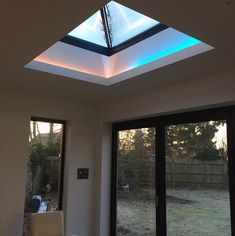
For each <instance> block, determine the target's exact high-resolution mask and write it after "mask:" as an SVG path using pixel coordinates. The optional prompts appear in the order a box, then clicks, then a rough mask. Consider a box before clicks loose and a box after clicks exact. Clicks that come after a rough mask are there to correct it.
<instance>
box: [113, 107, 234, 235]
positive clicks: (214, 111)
mask: <svg viewBox="0 0 235 236" xmlns="http://www.w3.org/2000/svg"><path fill="white" fill-rule="evenodd" d="M211 120H225V121H226V124H227V145H228V150H227V155H228V171H229V196H230V220H231V235H232V236H234V235H235V188H234V186H235V106H227V107H219V108H210V109H199V110H195V111H191V112H182V113H176V114H170V115H160V116H155V117H150V118H144V119H137V120H129V121H123V122H117V123H113V124H112V156H111V158H112V160H111V206H110V235H112V236H115V235H116V217H117V191H116V190H117V180H116V176H117V141H118V132H119V131H122V130H129V129H138V128H149V127H155V129H156V134H155V142H156V143H155V147H156V149H155V153H156V161H155V163H156V166H155V170H156V177H158V178H156V183H155V189H156V235H157V236H165V235H167V225H166V219H167V218H166V185H165V174H166V170H165V127H166V126H169V125H178V124H187V123H198V122H206V121H211Z"/></svg>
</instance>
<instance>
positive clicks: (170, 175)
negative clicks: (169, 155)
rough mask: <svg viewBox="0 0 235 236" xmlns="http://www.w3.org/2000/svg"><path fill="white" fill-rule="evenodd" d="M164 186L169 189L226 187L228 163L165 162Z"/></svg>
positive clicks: (224, 161) (170, 160)
mask: <svg viewBox="0 0 235 236" xmlns="http://www.w3.org/2000/svg"><path fill="white" fill-rule="evenodd" d="M166 184H167V186H171V187H179V186H180V187H183V186H187V187H188V186H191V187H213V188H225V187H227V186H228V162H227V161H226V160H217V161H200V160H174V159H167V160H166Z"/></svg>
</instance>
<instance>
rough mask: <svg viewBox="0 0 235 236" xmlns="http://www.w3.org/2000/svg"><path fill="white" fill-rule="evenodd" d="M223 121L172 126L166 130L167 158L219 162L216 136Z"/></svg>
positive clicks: (220, 156) (219, 152)
mask: <svg viewBox="0 0 235 236" xmlns="http://www.w3.org/2000/svg"><path fill="white" fill-rule="evenodd" d="M222 124H223V122H222V121H210V122H200V123H189V124H180V125H170V126H168V127H167V129H166V156H168V157H170V158H182V159H198V160H218V159H221V158H223V156H222V155H221V154H222V152H221V150H220V149H218V148H217V147H216V140H214V137H215V134H216V132H217V131H218V128H219V126H220V125H222Z"/></svg>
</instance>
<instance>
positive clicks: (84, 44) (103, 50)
mask: <svg viewBox="0 0 235 236" xmlns="http://www.w3.org/2000/svg"><path fill="white" fill-rule="evenodd" d="M100 14H101V17H102V23H103V27H104V33H105V39H106V43H107V47H104V46H101V45H98V44H95V43H91V42H88V41H86V40H82V39H79V38H76V37H73V36H71V35H66V36H65V37H63V38H62V39H61V40H60V41H61V42H63V43H66V44H70V45H73V46H76V47H79V48H83V49H86V50H89V51H92V52H96V53H99V54H103V55H105V56H112V55H114V54H116V53H118V52H120V51H122V50H124V49H126V48H128V47H130V46H132V45H134V44H136V43H139V42H140V41H142V40H144V39H146V38H149V37H151V36H153V35H155V34H157V33H160V32H161V31H163V30H165V29H167V28H169V26H167V25H165V24H162V23H159V24H157V25H156V26H153V27H151V28H150V29H148V30H146V31H144V32H142V33H140V34H138V35H136V36H134V37H132V38H130V39H128V40H126V41H125V42H123V43H121V44H119V45H117V46H114V47H112V43H111V33H110V30H109V27H108V24H107V22H108V16H107V9H106V6H104V7H103V8H101V9H100Z"/></svg>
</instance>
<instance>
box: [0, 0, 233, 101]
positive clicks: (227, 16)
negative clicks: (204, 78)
mask: <svg viewBox="0 0 235 236" xmlns="http://www.w3.org/2000/svg"><path fill="white" fill-rule="evenodd" d="M119 2H120V3H121V4H124V5H126V6H128V7H130V8H133V9H135V10H137V11H139V12H141V13H143V14H145V15H148V16H150V17H152V18H155V19H157V20H159V21H161V22H162V23H165V24H167V25H169V26H171V27H173V28H176V29H178V30H180V31H182V32H185V33H186V34H189V35H191V36H193V37H195V38H199V39H200V40H202V41H203V42H207V43H208V44H210V45H212V46H214V47H215V48H216V49H215V50H212V51H210V52H207V53H204V54H201V55H198V56H195V57H192V58H190V59H187V60H183V61H180V62H177V63H174V64H171V65H168V66H166V67H164V68H161V69H158V70H155V71H151V72H149V73H146V74H144V75H140V76H138V77H136V78H134V79H131V80H127V81H124V82H122V83H118V84H115V85H112V86H109V87H104V86H100V85H95V84H91V83H88V82H85V81H79V80H69V79H66V78H65V77H62V76H56V75H52V74H47V73H44V72H40V71H33V70H28V69H25V68H24V65H25V64H27V63H28V62H29V61H31V60H32V59H33V58H35V57H36V56H37V55H39V54H40V53H42V52H43V51H44V50H45V49H47V48H49V47H50V46H51V45H53V44H54V43H55V42H56V41H58V40H59V39H60V38H62V37H63V36H64V35H66V34H67V33H68V32H69V31H71V30H72V29H73V28H75V27H76V26H77V25H79V24H80V23H81V22H83V21H84V20H85V19H86V18H87V17H89V16H90V15H91V14H92V13H94V12H95V11H97V9H99V8H100V7H102V6H103V5H105V4H106V3H107V1H101V0H96V1H92V0H89V1H86V2H85V1H79V0H77V1H72V0H68V1H58V0H57V1H55V0H51V1H29V0H25V1H2V2H1V8H0V26H1V32H2V37H1V39H0V45H1V46H0V47H1V54H0V62H1V77H0V85H1V86H10V87H15V88H19V89H26V90H30V91H39V92H41V93H42V94H48V93H49V94H51V95H53V94H54V95H55V96H58V94H59V95H60V96H65V97H71V98H82V99H88V100H92V101H101V100H105V99H110V98H113V97H120V96H124V95H126V94H130V93H136V92H139V91H142V90H144V89H148V88H150V87H153V86H156V87H157V86H159V85H160V84H163V83H169V82H170V81H173V80H177V79H185V78H187V79H190V77H195V76H201V75H203V74H208V73H211V72H214V71H216V70H218V71H219V70H220V71H222V70H227V69H228V68H231V67H234V65H235V53H234V52H235V45H234V42H235V30H234V23H235V2H234V0H206V1H205V0H197V1H193V0H190V1H189V0H177V1H172V0H164V1H156V0H145V1H144V4H143V1H142V0H136V1H132V0H129V1H119Z"/></svg>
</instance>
